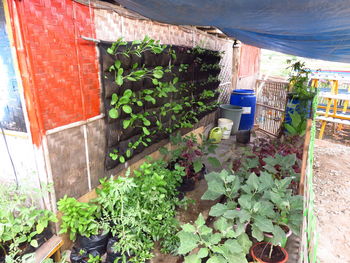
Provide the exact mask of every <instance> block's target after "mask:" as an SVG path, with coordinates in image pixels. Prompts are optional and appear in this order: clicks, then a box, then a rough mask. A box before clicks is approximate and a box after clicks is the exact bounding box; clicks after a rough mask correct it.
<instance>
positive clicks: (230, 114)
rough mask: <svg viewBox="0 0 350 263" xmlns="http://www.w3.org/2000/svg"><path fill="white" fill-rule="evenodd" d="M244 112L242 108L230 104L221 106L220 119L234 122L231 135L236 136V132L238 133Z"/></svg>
mask: <svg viewBox="0 0 350 263" xmlns="http://www.w3.org/2000/svg"><path fill="white" fill-rule="evenodd" d="M242 112H243V109H242V107H240V106H234V105H230V104H221V105H220V118H225V119H230V120H231V121H233V126H232V130H231V134H236V132H237V131H238V128H239V123H240V121H241V115H242Z"/></svg>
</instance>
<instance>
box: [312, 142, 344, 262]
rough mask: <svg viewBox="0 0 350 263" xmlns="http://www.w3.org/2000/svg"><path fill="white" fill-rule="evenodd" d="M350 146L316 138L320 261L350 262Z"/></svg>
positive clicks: (316, 205) (315, 187) (318, 252)
mask: <svg viewBox="0 0 350 263" xmlns="http://www.w3.org/2000/svg"><path fill="white" fill-rule="evenodd" d="M349 160H350V147H348V146H345V145H341V144H336V143H332V142H329V141H326V140H316V143H315V164H314V190H315V213H316V216H317V220H318V222H317V227H318V228H317V231H318V233H319V238H318V242H319V243H318V250H317V257H318V260H319V262H320V263H329V262H332V263H344V262H350V220H349V218H350V211H349V203H350V162H349Z"/></svg>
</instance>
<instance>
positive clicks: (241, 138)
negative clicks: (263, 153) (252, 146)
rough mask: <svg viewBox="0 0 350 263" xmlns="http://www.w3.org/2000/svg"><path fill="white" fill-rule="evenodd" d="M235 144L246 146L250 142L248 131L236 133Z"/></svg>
mask: <svg viewBox="0 0 350 263" xmlns="http://www.w3.org/2000/svg"><path fill="white" fill-rule="evenodd" d="M236 142H238V143H242V144H247V143H249V142H250V130H241V131H237V134H236Z"/></svg>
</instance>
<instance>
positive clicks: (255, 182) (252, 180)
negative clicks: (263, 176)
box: [246, 173, 259, 190]
mask: <svg viewBox="0 0 350 263" xmlns="http://www.w3.org/2000/svg"><path fill="white" fill-rule="evenodd" d="M246 183H247V184H248V185H250V186H252V187H253V188H254V189H255V190H257V189H258V187H259V178H258V176H257V175H256V174H255V173H251V174H250V175H249V177H248V180H247V182H246Z"/></svg>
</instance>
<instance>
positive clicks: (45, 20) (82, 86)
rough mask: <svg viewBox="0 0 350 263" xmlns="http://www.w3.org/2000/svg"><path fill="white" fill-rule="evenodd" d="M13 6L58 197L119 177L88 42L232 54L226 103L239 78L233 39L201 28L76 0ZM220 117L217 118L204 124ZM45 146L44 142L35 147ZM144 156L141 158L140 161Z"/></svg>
mask: <svg viewBox="0 0 350 263" xmlns="http://www.w3.org/2000/svg"><path fill="white" fill-rule="evenodd" d="M8 1H9V3H10V4H9V5H10V9H11V16H12V17H13V19H14V20H16V21H17V20H18V21H19V24H18V25H16V27H17V28H14V29H16V30H17V31H18V32H17V31H16V39H17V38H18V39H20V38H21V37H23V43H22V42H21V41H16V45H17V49H18V50H21V52H20V53H18V57H19V64H20V68H21V71H22V72H26V73H27V74H23V75H22V78H23V79H22V80H23V83H24V84H25V85H24V88H25V90H26V91H27V93H28V94H26V101H27V104H28V105H29V106H28V105H27V106H28V109H29V110H30V111H29V113H30V114H31V113H32V115H31V116H33V118H32V117H30V122H31V124H33V127H34V126H35V129H36V133H34V132H33V131H34V128H33V127H32V125H31V130H32V134H34V135H35V136H37V137H38V138H39V137H40V136H43V135H45V134H46V137H47V150H48V152H47V161H48V162H49V163H47V164H46V165H45V166H46V167H47V170H48V173H49V174H51V175H52V180H53V182H54V183H55V193H56V198H57V199H58V198H60V197H62V196H63V195H64V194H68V195H71V196H75V197H79V196H81V195H83V194H85V193H86V192H87V191H89V190H90V189H92V188H94V187H96V186H97V185H98V179H99V178H101V177H103V176H106V175H110V174H111V173H112V172H113V171H111V172H110V173H109V174H106V172H105V171H104V169H103V163H104V157H105V145H106V141H105V124H104V120H103V119H101V118H100V117H98V118H96V117H97V116H98V115H99V114H101V105H100V101H101V95H100V92H101V87H100V81H99V77H98V72H99V68H98V63H97V62H98V54H97V53H96V48H95V45H94V43H93V42H89V41H86V40H83V39H82V38H81V36H88V37H92V38H97V39H102V40H109V41H113V40H116V39H117V38H119V37H121V36H124V37H125V39H126V40H134V39H142V38H144V36H145V35H149V36H150V37H152V38H154V39H157V40H158V39H159V40H160V41H161V42H162V43H165V44H176V45H183V46H190V47H193V46H196V45H199V46H201V47H203V48H208V49H212V50H220V51H225V55H224V57H223V59H222V60H221V62H220V63H221V65H222V68H223V70H222V71H221V74H220V79H221V85H220V88H221V89H222V91H223V92H222V93H221V96H220V99H221V100H226V101H227V99H228V94H229V91H230V89H231V75H232V41H230V40H226V39H220V38H217V37H214V36H212V35H209V34H207V33H204V32H202V31H199V30H197V29H196V28H194V27H180V26H174V25H167V24H161V23H157V22H153V21H150V20H147V19H142V18H140V19H135V18H132V17H131V16H130V15H129V12H128V11H126V10H123V12H122V13H123V15H121V14H120V13H118V12H116V10H105V9H100V8H93V7H92V6H89V4H87V5H83V4H80V3H77V2H76V1H71V0H62V1H59V0H48V1H41V0H26V1H15V0H8ZM89 2H90V1H89ZM91 2H94V3H98V1H93V0H92V1H91ZM104 4H105V3H104ZM21 45H23V46H21ZM26 63H27V64H26ZM101 117H103V116H101ZM34 118H36V120H35V121H34V122H35V124H34V122H33V120H34ZM89 118H92V120H91V119H90V120H89ZM214 119H215V114H213V115H212V116H211V118H206V119H205V120H204V121H202V122H201V125H208V124H210V123H211V122H213V121H214ZM72 124H73V125H72ZM40 142H41V137H40V138H39V139H38V140H37V143H36V144H38V145H40ZM152 150H156V149H152ZM144 154H145V153H144ZM141 158H142V156H137V157H136V158H135V160H136V159H141ZM122 168H125V167H122ZM118 169H121V168H120V167H119V168H118Z"/></svg>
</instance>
